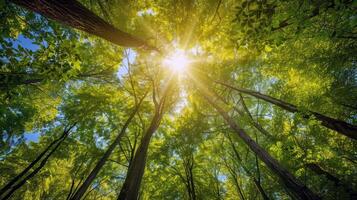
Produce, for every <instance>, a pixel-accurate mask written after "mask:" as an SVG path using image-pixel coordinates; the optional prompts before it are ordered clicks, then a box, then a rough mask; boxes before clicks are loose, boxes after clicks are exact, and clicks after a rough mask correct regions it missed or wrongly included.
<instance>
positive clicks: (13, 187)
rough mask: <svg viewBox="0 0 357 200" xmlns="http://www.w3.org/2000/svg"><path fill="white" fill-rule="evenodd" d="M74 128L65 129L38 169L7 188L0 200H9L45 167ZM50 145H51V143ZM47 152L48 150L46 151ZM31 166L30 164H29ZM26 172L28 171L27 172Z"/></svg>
mask: <svg viewBox="0 0 357 200" xmlns="http://www.w3.org/2000/svg"><path fill="white" fill-rule="evenodd" d="M74 126H75V124H74V125H72V126H71V127H70V128H69V129H66V130H65V131H64V133H63V135H62V136H61V137H60V138H59V140H58V142H57V144H56V145H55V147H54V148H53V149H52V150H51V151H50V152H49V153H48V154H47V155H46V157H45V158H44V159H43V160H42V161H41V163H40V165H39V166H38V167H36V168H35V169H34V170H33V171H32V172H31V173H30V174H29V175H27V176H26V177H25V178H24V179H22V180H21V181H20V182H19V183H18V184H16V185H11V186H10V188H9V190H10V191H9V192H7V193H6V191H5V193H1V194H5V195H4V197H2V198H1V200H6V199H9V198H10V197H11V195H12V194H13V193H14V192H15V191H16V190H17V189H19V188H20V187H21V186H23V185H24V184H25V183H26V182H27V181H28V180H29V179H31V178H32V177H34V176H35V175H36V174H37V173H38V172H39V171H40V170H41V169H42V168H43V166H45V164H46V163H47V160H48V159H49V158H50V157H51V155H52V154H53V153H54V152H55V151H56V150H57V148H58V147H59V146H60V145H61V143H62V142H63V141H64V140H65V139H66V138H67V136H68V135H69V132H70V130H71V129H72V128H73V127H74ZM51 144H52V143H51ZM47 150H48V149H47ZM31 164H32V163H31ZM27 171H28V170H27Z"/></svg>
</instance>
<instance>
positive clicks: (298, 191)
mask: <svg viewBox="0 0 357 200" xmlns="http://www.w3.org/2000/svg"><path fill="white" fill-rule="evenodd" d="M199 84H200V83H197V84H196V85H197V86H198V88H199V90H200V93H201V94H202V95H203V96H204V98H205V99H206V100H207V101H208V103H209V104H211V105H212V106H213V107H214V108H215V109H216V110H217V111H218V113H219V114H221V116H222V117H223V118H224V120H225V121H226V122H227V123H228V125H229V126H230V127H231V128H232V129H233V130H234V132H235V133H236V134H237V136H238V137H240V138H241V139H242V140H243V141H244V142H245V143H246V144H247V145H248V146H249V148H250V149H251V150H252V151H253V152H254V153H256V154H257V155H258V157H259V158H260V159H261V160H262V161H263V162H264V163H265V164H266V165H267V166H268V167H269V168H270V170H272V171H273V172H274V173H275V174H276V175H278V176H279V178H280V179H281V180H282V182H283V183H284V185H285V186H286V187H287V188H288V189H289V191H291V192H292V194H294V197H295V198H297V199H301V200H302V199H314V200H316V199H320V198H319V197H318V196H317V195H316V194H314V193H313V192H312V191H311V190H310V189H308V188H307V187H306V186H305V185H304V184H303V183H301V182H300V181H299V180H298V179H296V178H295V177H294V176H293V175H292V174H291V173H290V172H288V171H287V170H286V169H285V168H284V167H282V166H281V165H280V163H279V162H278V161H277V160H275V159H274V158H273V157H271V156H270V154H269V153H268V152H267V151H265V150H264V149H263V148H261V147H260V146H259V145H258V144H257V143H256V142H255V141H254V140H253V139H252V138H250V136H249V135H248V134H247V133H245V131H244V130H243V129H241V128H240V127H239V126H238V125H237V124H236V123H235V121H234V120H233V119H232V118H231V117H230V116H229V115H228V113H227V112H226V111H224V110H223V109H222V108H221V107H220V106H218V105H217V104H216V103H215V102H214V101H213V96H212V95H210V93H209V92H208V91H207V90H204V88H203V87H202V86H201V85H199Z"/></svg>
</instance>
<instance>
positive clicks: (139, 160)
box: [118, 80, 172, 200]
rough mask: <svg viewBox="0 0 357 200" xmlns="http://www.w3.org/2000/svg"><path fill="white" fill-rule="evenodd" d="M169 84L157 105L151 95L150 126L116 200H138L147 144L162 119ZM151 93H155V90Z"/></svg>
mask: <svg viewBox="0 0 357 200" xmlns="http://www.w3.org/2000/svg"><path fill="white" fill-rule="evenodd" d="M171 83H172V81H171V80H169V83H168V85H167V88H165V91H164V93H163V96H162V98H161V100H160V102H159V103H157V102H156V99H155V94H153V98H154V103H155V114H154V117H153V119H152V120H151V123H150V126H149V127H148V129H147V130H146V132H145V134H144V137H143V139H142V141H141V143H140V145H139V147H138V149H137V151H136V152H135V156H134V158H133V160H132V163H130V166H129V169H128V172H127V175H126V178H125V181H124V184H123V187H122V188H121V190H120V193H119V196H118V199H120V200H136V199H137V198H138V194H139V189H140V184H141V180H142V177H143V175H144V170H145V164H146V157H147V151H148V147H149V143H150V140H151V137H152V136H153V134H154V133H155V131H156V130H157V128H158V127H159V125H160V122H161V119H162V117H163V114H164V107H165V102H166V98H167V93H168V91H169V88H170V85H171ZM153 91H155V89H154V90H153ZM154 93H155V92H154Z"/></svg>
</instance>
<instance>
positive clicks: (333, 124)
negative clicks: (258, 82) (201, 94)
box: [215, 81, 357, 139]
mask: <svg viewBox="0 0 357 200" xmlns="http://www.w3.org/2000/svg"><path fill="white" fill-rule="evenodd" d="M215 82H216V83H218V84H221V85H223V86H225V87H228V88H231V89H233V90H236V91H238V92H241V93H244V94H248V95H251V96H254V97H256V98H259V99H262V100H264V101H266V102H269V103H272V104H274V105H276V106H279V107H280V108H283V109H284V110H286V111H289V112H294V113H295V112H302V111H301V110H299V109H298V107H297V106H295V105H293V104H290V103H287V102H284V101H282V100H279V99H276V98H274V97H271V96H268V95H265V94H261V93H259V92H256V91H253V90H248V89H244V88H237V87H234V86H231V85H229V84H226V83H223V82H221V81H215ZM308 113H309V114H311V115H313V116H314V117H315V118H316V119H317V120H319V121H321V124H322V125H323V126H325V127H327V128H329V129H332V130H335V131H337V132H339V133H341V134H343V135H345V136H347V137H349V138H352V139H357V134H356V133H357V126H354V125H352V124H349V123H347V122H344V121H341V120H337V119H334V118H331V117H328V116H325V115H322V114H320V113H317V112H313V111H308ZM309 114H305V115H304V117H305V118H309V117H310V116H309Z"/></svg>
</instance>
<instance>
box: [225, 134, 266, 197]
mask: <svg viewBox="0 0 357 200" xmlns="http://www.w3.org/2000/svg"><path fill="white" fill-rule="evenodd" d="M227 137H228V140H229V142H230V145H231V147H232V150H233V152H234V155H235V157H236V159H237V160H238V161H239V164H240V165H241V166H242V168H243V170H244V172H245V173H247V174H248V176H250V177H251V178H252V179H253V182H254V185H255V186H256V187H257V189H258V191H259V193H260V194H261V195H262V197H263V199H264V200H269V197H268V195H267V194H266V193H265V191H264V189H263V187H262V185H261V184H260V181H259V180H257V179H256V178H255V177H254V175H253V174H252V173H251V171H250V170H249V169H248V168H247V167H246V166H244V165H243V163H242V158H241V157H240V155H239V153H238V151H237V149H236V147H235V146H234V143H233V141H232V138H231V137H230V136H229V134H228V135H227Z"/></svg>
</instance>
